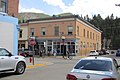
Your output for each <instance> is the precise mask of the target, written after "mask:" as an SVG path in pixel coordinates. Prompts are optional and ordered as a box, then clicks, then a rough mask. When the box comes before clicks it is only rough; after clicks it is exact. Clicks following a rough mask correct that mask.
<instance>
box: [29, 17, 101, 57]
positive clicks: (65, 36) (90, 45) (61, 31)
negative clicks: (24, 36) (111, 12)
mask: <svg viewBox="0 0 120 80" xmlns="http://www.w3.org/2000/svg"><path fill="white" fill-rule="evenodd" d="M27 26H28V39H29V38H30V37H35V39H36V41H37V45H38V47H37V48H38V49H44V50H45V51H46V53H49V52H52V51H53V50H54V49H56V50H57V51H58V54H61V53H63V52H66V51H67V50H71V53H75V54H76V55H84V54H87V53H88V52H89V51H90V50H96V49H101V31H100V30H99V29H98V28H96V27H95V26H93V25H92V24H90V23H88V22H87V21H85V20H83V19H81V18H80V17H79V16H78V15H71V16H64V17H60V16H59V17H50V18H42V19H31V20H28V23H27Z"/></svg>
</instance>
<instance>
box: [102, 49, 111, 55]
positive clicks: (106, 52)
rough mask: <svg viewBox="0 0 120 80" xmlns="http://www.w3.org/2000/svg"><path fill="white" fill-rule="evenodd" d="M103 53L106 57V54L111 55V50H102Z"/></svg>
mask: <svg viewBox="0 0 120 80" xmlns="http://www.w3.org/2000/svg"><path fill="white" fill-rule="evenodd" d="M101 53H102V54H103V55H106V54H109V53H110V52H109V50H106V49H102V50H101Z"/></svg>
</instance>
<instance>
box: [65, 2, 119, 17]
mask: <svg viewBox="0 0 120 80" xmlns="http://www.w3.org/2000/svg"><path fill="white" fill-rule="evenodd" d="M116 3H119V0H74V2H73V4H72V5H71V6H67V8H64V9H63V12H71V13H74V14H79V15H81V14H82V15H84V16H85V15H87V14H88V15H90V16H92V15H94V14H100V15H101V16H102V17H103V18H105V17H107V16H108V15H111V14H112V13H113V14H114V16H119V17H120V15H119V14H120V7H116V6H115V4H116Z"/></svg>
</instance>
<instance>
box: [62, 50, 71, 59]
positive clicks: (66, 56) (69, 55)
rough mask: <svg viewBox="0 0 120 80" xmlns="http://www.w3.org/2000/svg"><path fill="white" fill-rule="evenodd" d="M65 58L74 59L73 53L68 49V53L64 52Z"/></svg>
mask: <svg viewBox="0 0 120 80" xmlns="http://www.w3.org/2000/svg"><path fill="white" fill-rule="evenodd" d="M63 58H64V59H67V58H68V59H70V60H72V59H73V55H71V54H70V53H69V52H68V51H67V54H63Z"/></svg>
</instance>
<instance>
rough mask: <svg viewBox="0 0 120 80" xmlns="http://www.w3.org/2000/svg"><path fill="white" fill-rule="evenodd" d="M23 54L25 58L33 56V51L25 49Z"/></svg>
mask: <svg viewBox="0 0 120 80" xmlns="http://www.w3.org/2000/svg"><path fill="white" fill-rule="evenodd" d="M24 52H25V53H26V54H27V57H31V56H33V51H31V50H29V49H25V50H24Z"/></svg>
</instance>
